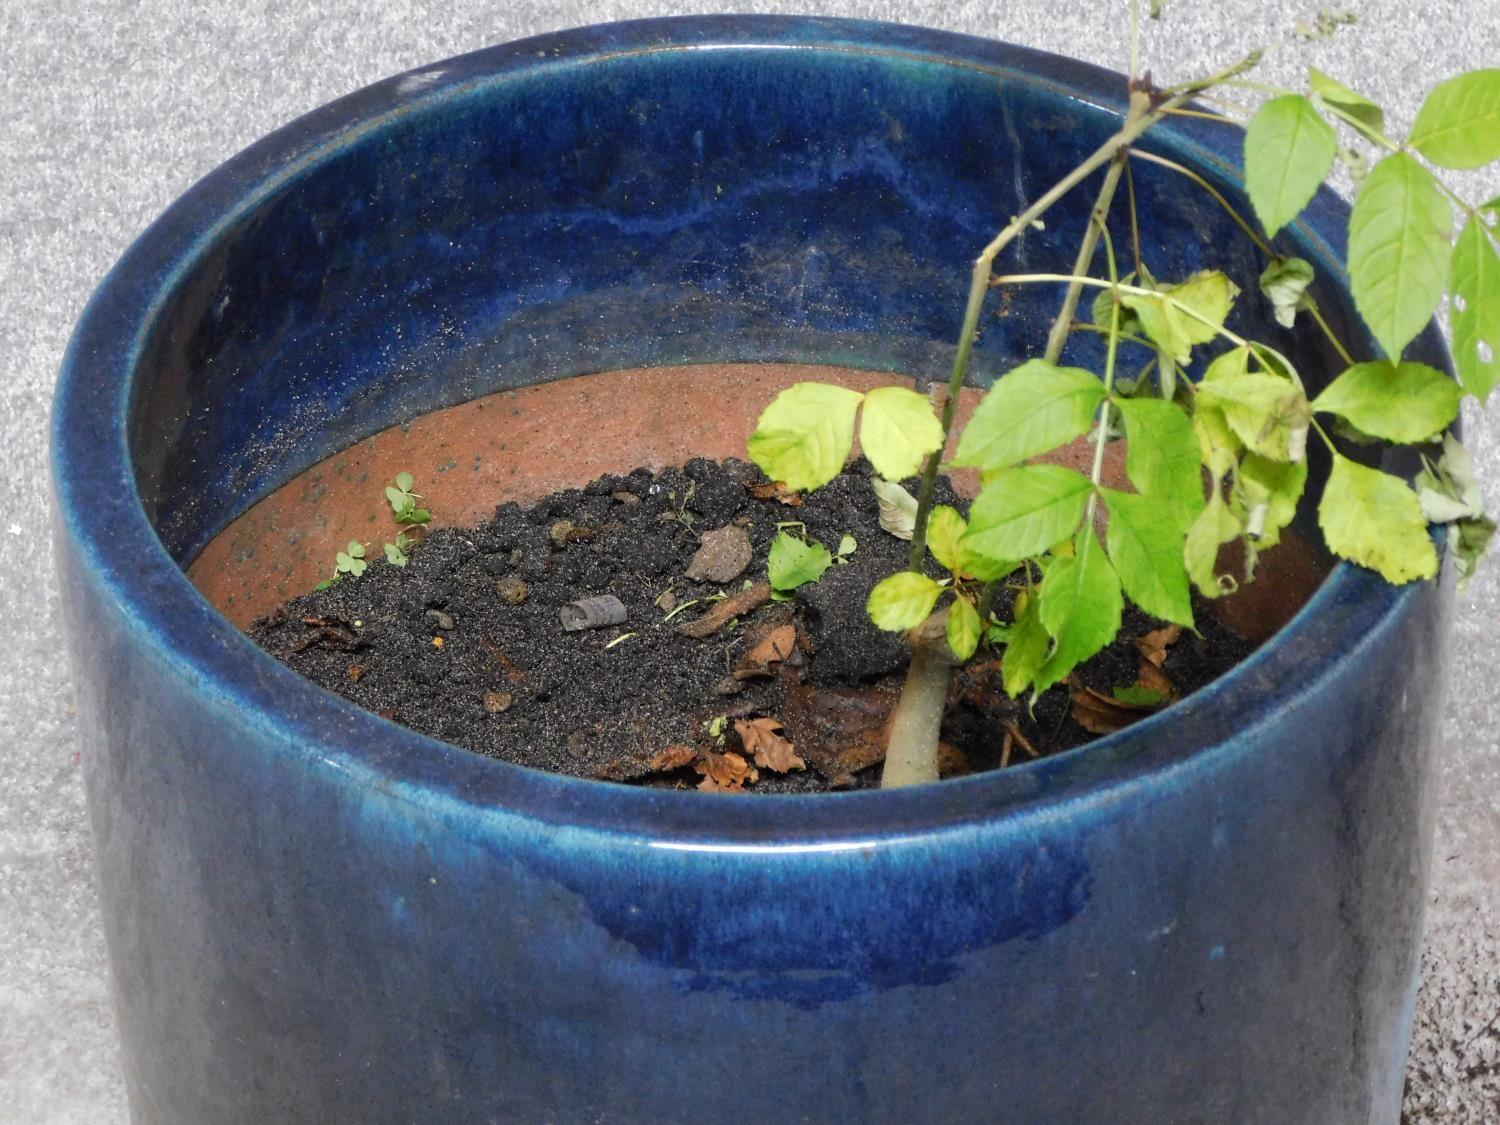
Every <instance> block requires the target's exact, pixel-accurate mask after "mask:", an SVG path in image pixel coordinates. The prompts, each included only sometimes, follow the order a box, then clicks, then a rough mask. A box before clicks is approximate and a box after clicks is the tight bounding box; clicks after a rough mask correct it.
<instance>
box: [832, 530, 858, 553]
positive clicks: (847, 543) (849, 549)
mask: <svg viewBox="0 0 1500 1125" xmlns="http://www.w3.org/2000/svg"><path fill="white" fill-rule="evenodd" d="M857 550H859V540H858V539H856V538H854V536H852V535H850V534H849V533H848V532H847V531H846V532H844V534H843V536H842V537H841V538H840V539H839V549H838V550H837V551H835V552H834V554H835V555H836V556H837V557H838V558H840V559H847V558H848V557H849V556H850V555H852V554H854V552H855V551H857Z"/></svg>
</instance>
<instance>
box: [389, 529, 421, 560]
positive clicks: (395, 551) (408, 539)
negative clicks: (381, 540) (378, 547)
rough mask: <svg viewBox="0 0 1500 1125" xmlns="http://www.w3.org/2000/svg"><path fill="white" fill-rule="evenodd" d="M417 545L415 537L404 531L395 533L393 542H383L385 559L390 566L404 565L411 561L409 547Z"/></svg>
mask: <svg viewBox="0 0 1500 1125" xmlns="http://www.w3.org/2000/svg"><path fill="white" fill-rule="evenodd" d="M416 545H417V539H416V538H415V537H414V536H411V535H408V534H407V533H406V532H404V531H398V532H397V533H396V541H395V542H394V543H387V544H385V561H386V562H388V563H390V564H391V565H392V566H405V565H406V564H407V563H409V562H410V561H411V549H412V548H413V547H415V546H416Z"/></svg>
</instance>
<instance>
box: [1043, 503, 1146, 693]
mask: <svg viewBox="0 0 1500 1125" xmlns="http://www.w3.org/2000/svg"><path fill="white" fill-rule="evenodd" d="M1040 597H1041V602H1042V624H1043V625H1045V626H1046V627H1047V632H1048V633H1050V634H1051V635H1052V638H1053V641H1054V644H1053V646H1052V652H1051V655H1049V656H1048V657H1047V662H1046V663H1045V664H1043V665H1042V669H1041V671H1040V672H1039V673H1037V676H1036V688H1035V690H1037V691H1038V692H1042V691H1046V690H1047V689H1048V688H1049V687H1051V686H1052V685H1053V684H1055V683H1057V682H1058V681H1059V680H1061V679H1063V678H1064V677H1065V676H1067V674H1068V673H1069V672H1071V671H1072V670H1073V669H1074V668H1076V667H1077V666H1078V665H1079V664H1081V663H1082V662H1083V661H1085V660H1087V659H1088V658H1089V657H1091V656H1093V655H1094V654H1095V653H1097V652H1098V651H1099V650H1100V649H1102V648H1103V647H1104V646H1105V645H1107V644H1109V642H1110V641H1112V640H1114V639H1115V636H1116V635H1117V634H1118V633H1119V632H1120V614H1121V612H1122V611H1123V610H1124V608H1125V604H1124V599H1123V598H1122V597H1121V595H1120V579H1119V578H1118V577H1117V576H1116V574H1115V569H1114V567H1112V566H1111V565H1110V563H1109V559H1108V558H1106V557H1105V554H1104V548H1103V547H1101V546H1100V545H1099V540H1098V539H1097V538H1096V537H1095V535H1094V529H1093V528H1091V527H1085V528H1084V529H1083V530H1082V531H1080V532H1079V534H1078V544H1077V547H1076V549H1075V550H1074V552H1073V554H1072V555H1071V556H1070V557H1068V558H1065V559H1059V560H1058V561H1057V563H1055V564H1054V565H1053V566H1052V567H1050V568H1049V569H1048V571H1047V578H1046V581H1044V582H1043V583H1042V588H1041V591H1040Z"/></svg>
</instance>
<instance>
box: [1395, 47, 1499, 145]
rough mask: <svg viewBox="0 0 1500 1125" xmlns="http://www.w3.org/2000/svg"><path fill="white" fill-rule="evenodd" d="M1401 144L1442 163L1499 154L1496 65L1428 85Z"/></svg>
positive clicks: (1497, 75) (1497, 71)
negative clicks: (1492, 67) (1415, 116)
mask: <svg viewBox="0 0 1500 1125" xmlns="http://www.w3.org/2000/svg"><path fill="white" fill-rule="evenodd" d="M1407 143H1408V144H1410V145H1411V146H1412V148H1414V149H1416V150H1417V151H1418V152H1420V153H1421V154H1422V155H1423V156H1425V157H1427V159H1428V160H1430V161H1432V162H1433V163H1434V164H1438V165H1441V166H1442V167H1444V168H1478V167H1479V166H1480V165H1483V164H1488V163H1489V162H1490V161H1491V160H1496V159H1500V70H1493V69H1492V70H1471V71H1469V72H1468V73H1467V74H1460V75H1457V76H1456V77H1453V78H1450V79H1448V80H1447V81H1446V82H1440V83H1438V84H1437V85H1436V86H1435V87H1433V89H1432V92H1431V93H1430V94H1428V95H1427V98H1426V100H1425V101H1424V102H1423V103H1422V108H1421V109H1419V110H1417V119H1416V121H1415V122H1413V123H1412V127H1411V135H1410V136H1409V137H1408V138H1407Z"/></svg>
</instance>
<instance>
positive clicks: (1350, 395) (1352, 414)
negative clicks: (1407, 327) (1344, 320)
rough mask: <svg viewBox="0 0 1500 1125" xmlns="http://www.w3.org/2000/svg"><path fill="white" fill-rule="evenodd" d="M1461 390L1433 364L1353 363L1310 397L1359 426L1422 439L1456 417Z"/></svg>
mask: <svg viewBox="0 0 1500 1125" xmlns="http://www.w3.org/2000/svg"><path fill="white" fill-rule="evenodd" d="M1463 397H1464V392H1463V388H1461V387H1460V386H1459V385H1458V384H1457V383H1455V382H1454V381H1453V380H1452V379H1450V378H1448V376H1446V375H1444V374H1443V373H1442V372H1441V371H1439V370H1437V369H1436V368H1434V367H1428V366H1427V365H1426V364H1425V363H1413V362H1410V361H1407V362H1402V363H1400V364H1394V363H1391V362H1390V361H1389V360H1377V361H1376V362H1374V363H1356V364H1355V365H1354V366H1353V367H1351V368H1349V370H1347V371H1345V372H1344V373H1343V374H1342V375H1340V376H1339V377H1338V378H1337V379H1335V380H1334V381H1333V382H1332V383H1330V384H1328V386H1327V387H1325V388H1324V389H1323V393H1322V394H1320V395H1319V396H1318V397H1317V398H1315V399H1313V404H1312V407H1313V409H1314V410H1319V411H1326V412H1328V413H1330V414H1337V415H1338V416H1339V417H1341V418H1345V419H1347V420H1348V421H1349V422H1350V423H1352V424H1353V425H1354V426H1355V427H1356V428H1357V429H1359V430H1361V431H1362V432H1364V433H1367V434H1370V435H1372V436H1374V437H1377V438H1382V439H1383V440H1385V441H1393V442H1397V443H1398V444H1410V443H1412V442H1418V441H1426V440H1428V439H1429V438H1431V437H1433V436H1434V435H1436V434H1439V433H1442V431H1443V430H1445V429H1447V428H1448V427H1449V426H1450V425H1452V423H1453V419H1455V418H1457V417H1458V404H1459V403H1460V402H1461V401H1462V400H1463Z"/></svg>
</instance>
